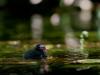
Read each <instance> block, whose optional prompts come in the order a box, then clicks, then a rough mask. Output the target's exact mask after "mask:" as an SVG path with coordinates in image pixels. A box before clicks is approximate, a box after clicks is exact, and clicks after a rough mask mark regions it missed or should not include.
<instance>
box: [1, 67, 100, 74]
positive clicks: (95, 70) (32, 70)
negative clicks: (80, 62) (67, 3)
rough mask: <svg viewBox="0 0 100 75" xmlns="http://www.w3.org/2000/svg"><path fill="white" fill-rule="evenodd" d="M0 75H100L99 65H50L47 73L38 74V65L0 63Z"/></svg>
mask: <svg viewBox="0 0 100 75" xmlns="http://www.w3.org/2000/svg"><path fill="white" fill-rule="evenodd" d="M0 75H100V67H98V66H93V67H88V68H87V67H86V68H85V67H84V68H76V67H66V68H62V67H61V66H59V67H55V68H54V67H52V70H51V71H49V72H48V73H44V74H40V73H39V67H37V66H33V65H1V66H0Z"/></svg>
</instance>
